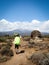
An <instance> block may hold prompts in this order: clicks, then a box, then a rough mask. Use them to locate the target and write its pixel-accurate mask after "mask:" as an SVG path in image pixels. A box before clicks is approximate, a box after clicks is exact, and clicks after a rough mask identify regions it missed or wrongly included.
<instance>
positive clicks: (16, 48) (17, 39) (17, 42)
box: [13, 34, 20, 53]
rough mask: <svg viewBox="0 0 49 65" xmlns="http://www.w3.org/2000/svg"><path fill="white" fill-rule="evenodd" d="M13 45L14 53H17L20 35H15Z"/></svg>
mask: <svg viewBox="0 0 49 65" xmlns="http://www.w3.org/2000/svg"><path fill="white" fill-rule="evenodd" d="M13 43H14V44H15V51H16V53H18V52H19V46H20V35H19V34H16V35H15V38H14V42H13Z"/></svg>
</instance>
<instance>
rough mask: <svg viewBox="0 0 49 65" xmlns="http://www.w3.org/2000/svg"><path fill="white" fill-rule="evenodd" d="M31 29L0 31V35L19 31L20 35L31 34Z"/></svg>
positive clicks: (45, 33) (43, 33)
mask: <svg viewBox="0 0 49 65" xmlns="http://www.w3.org/2000/svg"><path fill="white" fill-rule="evenodd" d="M31 32H32V31H29V30H19V29H17V30H13V31H8V32H0V36H4V35H13V34H14V33H19V34H20V35H29V36H30V34H31ZM41 34H42V35H48V34H49V33H47V32H41Z"/></svg>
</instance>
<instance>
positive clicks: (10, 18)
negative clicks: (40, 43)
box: [0, 0, 49, 32]
mask: <svg viewBox="0 0 49 65" xmlns="http://www.w3.org/2000/svg"><path fill="white" fill-rule="evenodd" d="M16 29H21V30H29V31H33V30H39V31H41V32H49V0H0V32H6V31H12V30H16Z"/></svg>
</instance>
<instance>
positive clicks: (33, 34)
mask: <svg viewBox="0 0 49 65" xmlns="http://www.w3.org/2000/svg"><path fill="white" fill-rule="evenodd" d="M35 37H39V38H41V37H42V35H41V32H40V31H38V30H34V31H32V32H31V38H33V39H35Z"/></svg>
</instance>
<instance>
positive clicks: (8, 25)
mask: <svg viewBox="0 0 49 65" xmlns="http://www.w3.org/2000/svg"><path fill="white" fill-rule="evenodd" d="M16 29H21V30H22V29H23V30H39V31H41V32H49V20H47V21H38V20H32V21H31V22H29V21H23V22H21V21H16V22H10V21H7V20H5V19H2V20H0V32H1V31H12V30H16Z"/></svg>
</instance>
